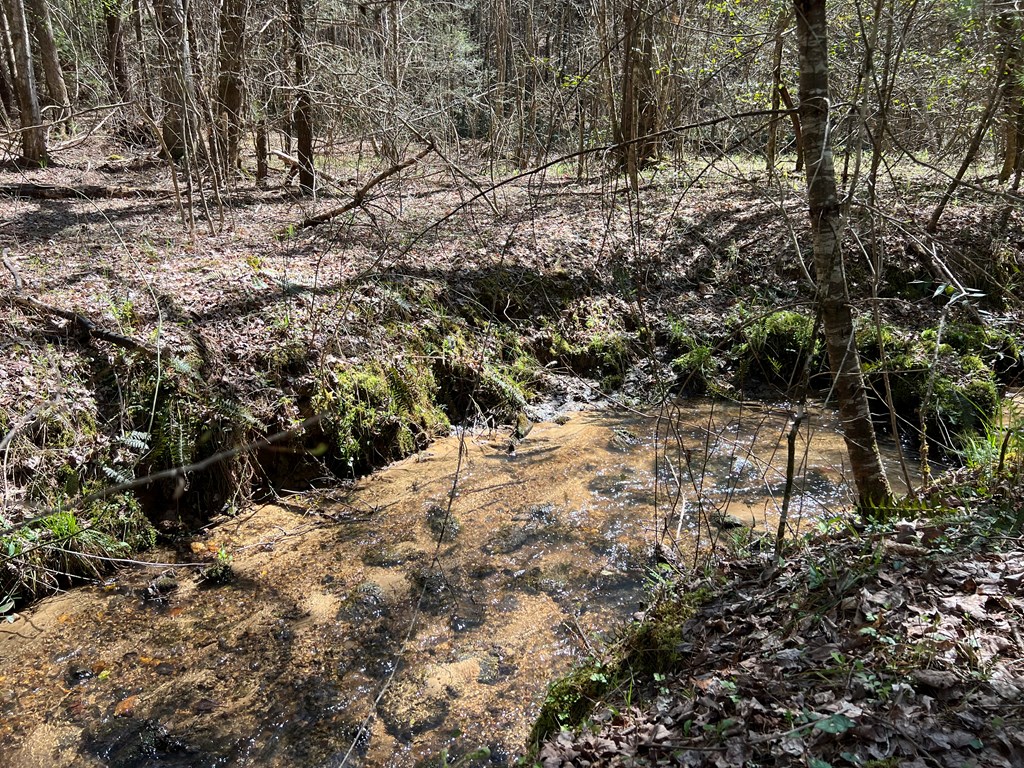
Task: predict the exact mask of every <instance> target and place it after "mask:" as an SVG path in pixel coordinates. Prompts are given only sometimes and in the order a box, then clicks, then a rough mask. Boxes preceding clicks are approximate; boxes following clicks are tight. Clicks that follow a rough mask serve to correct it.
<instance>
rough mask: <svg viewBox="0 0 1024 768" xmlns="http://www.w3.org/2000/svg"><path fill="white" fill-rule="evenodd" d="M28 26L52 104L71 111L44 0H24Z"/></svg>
mask: <svg viewBox="0 0 1024 768" xmlns="http://www.w3.org/2000/svg"><path fill="white" fill-rule="evenodd" d="M26 11H27V12H28V20H29V26H30V27H31V28H32V30H33V33H34V36H35V39H36V43H37V45H38V46H39V59H40V61H41V62H42V64H43V76H44V79H45V80H46V92H47V93H48V94H49V96H50V99H51V100H52V101H53V103H54V104H58V105H60V107H61V109H62V110H64V111H68V110H70V109H71V102H70V100H69V99H68V88H67V85H65V83H64V73H63V72H62V71H61V68H60V57H59V56H58V54H57V41H56V38H55V37H54V35H53V22H52V21H51V19H50V9H49V7H48V6H47V4H46V0H26Z"/></svg>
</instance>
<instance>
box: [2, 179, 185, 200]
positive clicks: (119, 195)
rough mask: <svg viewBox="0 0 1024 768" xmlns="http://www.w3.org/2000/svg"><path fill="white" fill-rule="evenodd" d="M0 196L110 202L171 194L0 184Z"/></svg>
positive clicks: (92, 186) (94, 186)
mask: <svg viewBox="0 0 1024 768" xmlns="http://www.w3.org/2000/svg"><path fill="white" fill-rule="evenodd" d="M0 195H6V196H8V197H24V198H29V199H31V200H68V199H76V198H80V199H83V200H110V199H126V198H132V197H146V198H154V197H170V196H171V193H170V192H168V191H166V190H163V189H145V188H140V187H120V186H105V185H101V184H81V185H78V186H68V185H64V184H34V183H31V182H22V183H20V184H0Z"/></svg>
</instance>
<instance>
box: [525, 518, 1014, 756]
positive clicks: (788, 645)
mask: <svg viewBox="0 0 1024 768" xmlns="http://www.w3.org/2000/svg"><path fill="white" fill-rule="evenodd" d="M1002 543H1003V544H1004V545H1006V546H1005V547H1004V548H1003V549H1002V550H1000V549H996V548H995V547H992V546H988V545H985V546H981V545H979V544H978V542H977V540H976V539H971V540H970V541H956V540H953V537H952V536H947V535H945V532H944V529H943V528H942V527H937V526H934V525H931V524H929V523H925V522H921V523H900V524H898V525H896V526H895V527H893V528H891V529H889V530H887V531H886V532H885V533H883V534H877V535H873V536H868V537H866V538H861V537H859V536H856V535H846V536H843V537H841V538H839V539H835V538H833V539H823V540H821V541H818V542H816V543H814V544H813V545H812V546H810V547H809V548H808V549H807V550H806V551H804V552H802V553H801V554H800V555H799V556H795V557H793V558H792V559H791V560H789V561H788V562H786V563H785V564H784V565H783V566H781V567H775V566H773V565H772V564H771V563H770V562H768V561H766V560H764V559H760V558H754V559H751V560H748V561H744V562H741V563H733V564H731V565H729V564H727V565H726V566H724V567H723V569H722V572H721V573H720V574H718V576H716V577H715V578H714V579H713V580H708V579H692V580H691V581H690V582H689V583H688V584H686V585H685V587H684V588H685V589H690V590H692V589H699V588H702V587H707V586H709V585H711V584H712V582H713V581H714V582H718V580H719V579H723V580H724V583H721V582H718V583H719V586H718V587H716V588H715V595H716V597H714V598H713V599H712V600H710V601H709V602H707V603H705V604H704V605H703V606H702V607H701V608H700V609H699V611H698V612H697V613H696V614H695V615H694V616H693V617H692V618H691V619H689V620H688V621H687V623H686V625H685V627H684V631H683V637H684V638H685V640H684V641H683V644H682V645H681V646H680V647H679V648H678V649H677V650H678V653H679V661H678V663H677V664H676V665H675V666H674V668H673V669H671V670H665V674H664V675H661V674H658V675H656V678H657V680H656V681H655V682H654V683H653V684H650V683H649V681H645V682H647V683H648V687H647V689H646V692H645V693H644V695H643V696H637V695H636V694H635V693H632V692H631V698H632V701H631V702H628V703H627V702H623V701H621V700H620V701H618V702H610V704H613V705H617V707H613V706H609V707H608V708H607V709H606V710H605V711H604V712H603V713H602V714H600V715H598V716H597V717H596V718H595V719H594V720H593V726H594V727H593V729H592V730H589V731H585V732H583V733H581V734H578V735H573V734H570V733H569V732H567V731H563V732H562V733H560V734H558V735H557V736H555V737H553V738H552V739H551V740H549V741H548V742H547V743H546V744H544V745H543V747H542V749H541V751H540V754H539V760H540V762H541V763H542V764H543V766H544V768H561V767H563V766H566V767H567V766H580V767H582V766H594V765H602V766H626V765H682V766H715V767H716V768H718V767H722V768H724V767H725V766H739V765H763V766H767V765H771V766H811V767H812V768H828V767H829V766H835V767H836V768H838V767H839V766H865V765H873V766H882V765H884V766H890V765H891V766H896V765H899V766H901V767H902V768H925V767H926V766H927V767H928V768H933V767H935V766H949V767H950V768H953V767H954V766H956V767H957V768H959V767H960V766H986V767H989V766H991V767H993V768H995V767H997V766H1007V767H1009V766H1019V765H1024V698H1022V693H1024V661H1022V658H1024V641H1022V639H1021V635H1020V623H1021V622H1020V619H1021V615H1022V609H1024V601H1022V597H1024V589H1022V588H1024V547H1021V543H1020V541H1019V540H1007V541H1003V542H1002ZM910 548H913V549H914V550H917V551H911V550H910ZM640 682H641V681H637V683H638V684H639V683H640ZM641 698H642V701H638V699H641Z"/></svg>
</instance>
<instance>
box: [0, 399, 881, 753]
mask: <svg viewBox="0 0 1024 768" xmlns="http://www.w3.org/2000/svg"><path fill="white" fill-rule="evenodd" d="M557 421H558V422H560V423H555V422H543V423H538V424H536V425H535V426H534V428H533V429H532V431H530V432H529V434H528V435H527V437H526V438H525V439H524V440H523V441H521V442H520V443H514V442H513V441H512V440H511V439H510V438H509V437H508V436H507V434H499V433H484V434H479V433H472V434H470V433H467V434H462V435H455V436H452V437H448V438H445V439H442V440H439V441H437V442H435V443H434V444H432V445H431V446H430V447H429V448H428V449H427V450H426V451H424V452H423V453H421V454H419V455H417V456H413V457H410V458H409V459H406V460H404V461H402V462H399V463H397V464H394V465H392V466H390V467H387V468H385V469H383V470H381V471H379V472H377V473H375V474H373V475H371V476H369V477H367V478H364V479H362V480H360V481H358V482H357V483H355V484H354V485H353V486H352V487H351V488H345V489H332V490H320V491H317V492H314V493H306V494H296V495H294V496H288V497H284V498H281V499H279V500H278V502H277V503H275V504H269V505H265V506H262V507H259V508H256V509H254V510H252V511H249V512H246V513H244V514H241V515H239V516H238V517H236V518H232V519H230V520H228V521H226V522H222V523H220V524H218V525H217V526H215V527H213V528H211V529H210V530H209V531H208V532H207V533H206V534H205V535H204V536H203V537H201V538H198V539H194V540H193V541H192V542H191V544H190V546H189V547H188V548H187V551H185V552H178V553H175V552H174V551H162V552H157V553H155V554H154V558H155V559H163V560H164V561H166V562H167V565H166V566H155V567H153V566H151V567H145V568H142V567H125V568H123V569H121V570H119V571H118V572H117V574H116V575H115V576H114V577H113V578H111V579H109V580H108V581H106V582H105V583H103V584H99V585H94V586H88V587H78V588H75V589H72V590H70V591H68V592H67V593H64V594H61V595H58V596H54V597H51V598H48V599H45V600H43V601H41V602H40V603H38V604H36V605H35V606H34V607H33V608H31V609H30V610H28V611H26V612H25V613H24V614H22V615H20V616H19V617H18V618H17V620H16V621H14V622H13V623H10V624H6V625H3V626H0V712H2V715H3V716H2V719H0V764H2V765H5V766H11V768H20V767H21V766H56V767H59V766H110V767H112V768H136V767H138V766H191V767H193V768H196V767H203V766H211V767H212V766H343V765H348V766H357V765H359V766H413V765H417V764H425V762H426V761H427V760H429V759H431V758H436V757H437V756H438V755H439V754H441V753H442V752H447V753H448V755H449V758H450V759H453V758H455V757H458V756H460V755H461V756H465V755H468V754H469V753H471V752H473V751H474V750H477V749H479V748H481V747H487V749H488V750H489V756H488V757H480V758H479V759H476V760H473V761H467V763H468V764H481V765H510V764H512V763H514V762H515V758H516V756H517V755H519V754H521V752H522V749H523V747H524V744H525V741H526V738H527V734H528V733H529V730H530V726H531V723H532V719H533V718H534V717H535V716H536V714H537V712H538V710H539V707H540V704H541V703H542V701H543V699H544V695H545V690H546V686H547V683H548V682H549V681H550V680H551V679H552V678H553V677H554V676H556V675H558V674H560V673H563V672H564V671H565V670H566V669H568V667H569V666H570V665H571V664H572V663H573V661H574V660H576V659H578V658H580V657H581V656H583V655H586V654H587V653H588V652H589V651H590V650H592V649H593V648H594V647H595V646H597V645H599V643H600V640H601V639H602V637H607V636H609V635H610V634H613V633H614V631H615V627H616V626H617V625H620V624H621V623H622V622H623V621H624V620H628V618H629V617H630V616H631V615H632V614H633V613H635V612H636V611H637V610H639V609H640V608H641V607H642V603H643V599H644V596H645V589H646V587H645V585H647V584H648V583H649V582H650V580H651V579H652V573H656V570H657V569H656V563H657V561H658V560H661V561H664V560H666V559H667V560H670V561H672V562H674V563H675V564H676V567H690V566H692V565H693V564H694V563H695V562H697V561H698V559H699V558H706V557H708V556H709V553H710V552H711V547H712V545H713V543H714V540H716V539H721V538H729V539H734V540H740V541H741V542H744V541H749V540H750V539H751V538H754V537H756V536H757V535H758V534H757V531H758V530H763V529H767V530H770V531H774V530H775V526H776V525H777V520H778V508H779V505H780V503H781V495H782V489H783V487H784V481H785V478H784V476H783V471H784V468H785V465H786V440H785V435H786V432H787V429H788V426H787V425H788V423H789V416H788V411H787V410H786V408H785V407H770V406H768V405H764V404H753V405H748V406H739V405H729V406H726V405H722V404H720V403H718V404H715V403H711V402H706V401H690V402H686V403H683V404H680V405H677V406H674V407H673V408H672V409H671V411H670V412H666V413H664V414H662V415H661V417H660V418H658V417H653V416H650V415H643V414H637V413H623V412H621V411H612V410H598V411H589V412H582V413H576V414H572V415H568V416H564V417H560V418H559V419H557ZM797 448H798V452H797V459H798V464H799V465H801V468H800V471H799V475H798V477H797V481H796V484H795V487H796V493H795V495H794V498H793V500H792V504H791V531H792V532H796V531H797V530H801V531H806V530H807V529H808V526H812V525H816V524H818V522H819V521H822V520H824V519H827V518H829V517H831V516H834V515H838V514H841V513H842V512H843V510H844V508H845V507H846V506H847V505H848V503H849V501H850V492H849V488H848V487H847V485H846V483H845V481H844V474H845V473H844V460H845V449H844V446H843V441H842V439H841V438H840V436H839V435H838V432H837V426H836V421H835V417H834V415H833V414H831V413H830V412H828V411H822V410H821V409H816V410H814V411H812V412H811V413H810V414H809V418H808V419H807V420H806V422H805V425H804V428H803V429H802V430H801V432H800V436H799V439H798V441H797ZM892 449H893V446H889V448H888V450H889V452H890V453H891V452H892ZM656 458H657V461H656ZM891 474H892V476H893V477H894V478H896V477H898V476H899V473H898V472H896V471H893V472H891ZM729 515H731V516H734V517H735V518H736V520H732V519H731V518H729V517H727V516H729ZM737 524H742V527H739V528H735V529H733V530H724V529H725V528H726V527H727V525H737ZM189 560H199V561H202V562H205V563H206V566H205V567H206V568H207V569H209V567H210V566H209V563H210V562H211V561H212V563H213V564H214V565H217V564H219V566H220V569H221V570H222V571H223V570H226V569H227V567H230V571H231V575H232V577H231V578H230V579H226V580H223V581H221V580H218V579H216V578H213V576H214V575H216V573H215V571H216V570H217V569H216V568H214V569H213V571H210V570H206V571H205V574H206V576H205V577H203V576H201V575H200V574H201V573H204V572H203V571H201V569H200V568H199V567H197V566H196V565H195V564H194V563H191V562H187V561H189ZM435 764H441V763H435Z"/></svg>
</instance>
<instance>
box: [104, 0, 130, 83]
mask: <svg viewBox="0 0 1024 768" xmlns="http://www.w3.org/2000/svg"><path fill="white" fill-rule="evenodd" d="M104 8H105V11H104V14H103V23H104V26H105V27H106V29H107V41H106V42H107V49H106V51H105V53H106V60H107V61H106V63H107V72H108V73H109V74H110V82H111V84H112V85H113V86H114V94H115V95H116V96H117V98H118V100H119V101H130V100H131V87H130V85H129V80H128V64H127V62H126V61H125V56H124V20H123V19H122V16H121V13H122V10H121V6H120V3H114V2H110V3H107V4H106V5H105V6H104Z"/></svg>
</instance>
